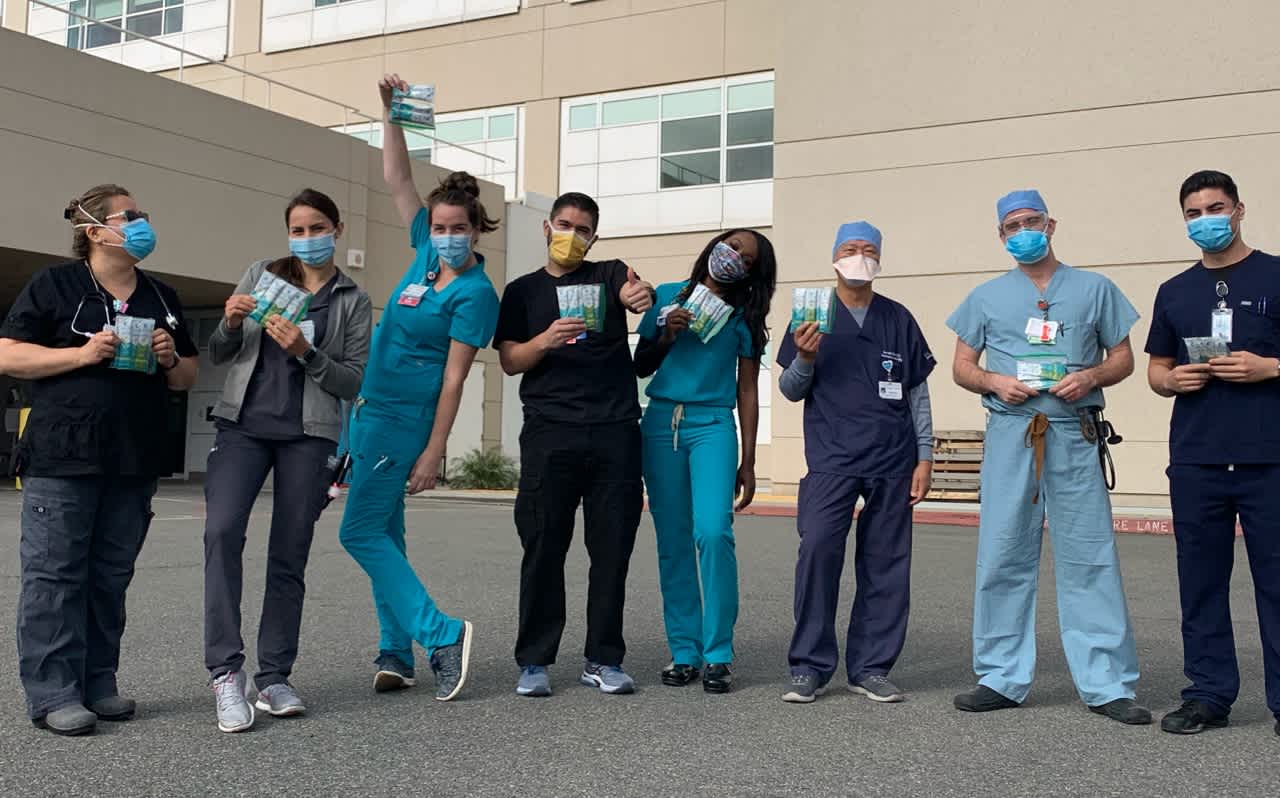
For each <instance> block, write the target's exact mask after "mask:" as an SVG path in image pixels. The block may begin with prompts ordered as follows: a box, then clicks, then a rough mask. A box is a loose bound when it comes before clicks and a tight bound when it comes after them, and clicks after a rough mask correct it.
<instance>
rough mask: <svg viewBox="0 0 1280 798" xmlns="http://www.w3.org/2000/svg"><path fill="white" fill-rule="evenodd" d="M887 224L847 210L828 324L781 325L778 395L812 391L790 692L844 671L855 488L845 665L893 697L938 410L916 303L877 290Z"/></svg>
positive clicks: (813, 687)
mask: <svg viewBox="0 0 1280 798" xmlns="http://www.w3.org/2000/svg"><path fill="white" fill-rule="evenodd" d="M880 243H881V238H880V231H879V230H877V229H876V228H875V227H873V226H872V225H870V224H869V223H867V222H850V223H849V224H845V225H842V226H841V227H840V230H839V232H837V233H836V241H835V245H834V246H833V247H832V250H831V259H832V261H833V263H832V266H833V268H834V269H835V272H836V276H837V278H838V281H837V285H836V294H837V296H838V298H839V301H838V302H837V303H836V308H835V313H834V316H833V319H832V322H833V325H834V326H833V328H832V332H831V333H830V334H829V335H825V336H824V335H823V334H821V333H820V332H818V330H817V329H816V328H817V325H816V324H813V323H809V324H802V325H800V326H799V327H798V328H796V329H795V330H794V331H792V334H791V335H787V336H784V337H783V340H782V347H781V350H780V351H779V352H778V365H780V366H782V367H784V368H785V369H786V370H785V371H784V372H783V374H782V377H781V384H780V386H779V387H780V388H781V390H782V394H783V395H784V396H786V397H787V398H788V399H790V400H791V401H793V402H798V401H800V400H802V399H803V400H804V453H805V461H806V463H807V464H808V466H809V473H808V474H807V475H805V477H804V479H802V480H801V481H800V496H799V498H798V504H799V507H798V513H797V515H798V517H797V518H796V527H797V529H798V531H799V532H800V554H799V558H798V561H797V562H796V594H795V617H796V628H795V633H794V635H793V636H792V638H791V649H790V651H789V652H788V655H787V660H788V663H789V664H790V666H791V681H790V684H789V685H788V689H787V691H786V692H785V693H783V695H782V700H783V701H787V702H790V703H797V704H807V703H810V702H812V701H813V700H814V698H815V697H816V696H818V695H821V694H822V693H823V692H824V691H825V690H826V686H827V683H828V682H829V681H830V680H831V677H832V675H833V674H834V673H835V670H836V665H837V663H838V661H839V656H840V651H839V648H838V646H837V643H836V628H835V620H836V609H837V604H838V603H839V600H840V572H841V570H842V569H843V568H844V553H845V543H846V541H847V540H848V537H849V526H850V523H851V522H852V519H853V510H854V508H855V507H856V506H857V503H858V499H859V497H861V498H862V499H863V501H864V503H865V504H864V507H863V509H862V513H861V514H860V515H859V516H858V531H857V539H856V547H857V548H856V553H855V556H854V569H855V570H856V573H857V581H858V588H857V595H856V596H855V597H854V601H853V612H852V613H851V615H850V618H849V633H848V638H847V642H846V646H845V672H846V675H847V676H848V677H849V689H850V690H852V691H853V692H855V693H858V694H859V695H864V696H866V697H867V698H869V699H871V700H872V701H880V702H896V701H901V700H902V699H903V692H902V690H900V689H898V687H897V686H896V685H895V684H894V683H893V682H891V681H889V678H888V674H889V671H890V669H892V668H893V665H894V663H895V662H896V661H897V659H898V655H899V654H900V653H901V652H902V646H903V643H904V642H905V641H906V637H907V609H908V605H909V603H910V600H909V599H910V589H911V508H912V507H914V506H915V505H916V504H917V503H918V502H919V501H920V500H921V499H923V498H924V497H925V494H926V493H928V492H929V482H930V477H931V475H932V468H933V421H932V417H931V414H930V408H929V389H928V384H927V383H926V382H925V380H926V379H927V378H928V376H929V373H930V372H932V371H933V367H934V365H935V364H934V360H933V354H932V353H930V351H929V345H928V344H927V343H926V342H925V340H924V334H923V333H921V332H920V327H919V326H918V325H917V324H916V320H915V319H914V318H913V317H912V315H911V313H910V311H908V310H907V309H906V308H905V307H903V306H902V305H900V304H898V303H897V302H894V301H893V300H892V299H889V298H888V297H885V296H882V295H880V294H878V293H875V292H874V291H872V289H871V283H872V280H874V279H875V277H876V276H877V275H878V274H879V273H880Z"/></svg>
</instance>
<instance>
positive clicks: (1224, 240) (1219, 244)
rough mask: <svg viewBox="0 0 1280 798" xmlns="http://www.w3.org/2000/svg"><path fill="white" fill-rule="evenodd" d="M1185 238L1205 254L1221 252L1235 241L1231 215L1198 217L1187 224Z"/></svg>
mask: <svg viewBox="0 0 1280 798" xmlns="http://www.w3.org/2000/svg"><path fill="white" fill-rule="evenodd" d="M1187 238H1190V239H1191V240H1192V241H1194V242H1195V245H1196V246H1197V247H1200V249H1202V250H1204V251H1205V252H1221V251H1222V250H1224V249H1226V248H1227V247H1229V246H1231V242H1232V241H1235V240H1236V234H1235V233H1234V232H1233V231H1232V230H1231V215H1230V214H1225V215H1220V216H1200V217H1198V218H1195V219H1192V220H1191V221H1189V222H1187Z"/></svg>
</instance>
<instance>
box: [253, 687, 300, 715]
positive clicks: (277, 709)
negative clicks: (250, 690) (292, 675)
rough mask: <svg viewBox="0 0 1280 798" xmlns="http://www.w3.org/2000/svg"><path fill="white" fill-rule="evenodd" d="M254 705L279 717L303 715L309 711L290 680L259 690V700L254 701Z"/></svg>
mask: <svg viewBox="0 0 1280 798" xmlns="http://www.w3.org/2000/svg"><path fill="white" fill-rule="evenodd" d="M254 706H256V707H257V708H258V709H260V710H262V711H263V712H269V713H271V714H272V715H274V716H275V717H277V718H287V717H290V716H292V715H301V714H302V713H304V712H306V711H307V707H306V705H305V704H303V703H302V699H301V698H298V693H297V692H296V691H295V690H294V689H293V685H291V684H289V683H288V682H281V683H280V684H272V685H268V686H267V687H264V688H262V689H261V690H259V691H258V700H257V701H256V702H254Z"/></svg>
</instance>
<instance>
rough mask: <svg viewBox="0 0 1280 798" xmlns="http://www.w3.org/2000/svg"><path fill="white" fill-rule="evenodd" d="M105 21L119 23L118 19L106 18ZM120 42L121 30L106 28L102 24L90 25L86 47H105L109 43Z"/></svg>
mask: <svg viewBox="0 0 1280 798" xmlns="http://www.w3.org/2000/svg"><path fill="white" fill-rule="evenodd" d="M103 22H110V23H111V24H113V25H119V24H120V20H118V19H104V20H103ZM119 43H120V31H118V30H114V29H112V28H106V27H103V26H102V25H90V26H89V32H88V34H87V36H86V41H85V47H86V48H90V47H103V46H105V45H108V44H119Z"/></svg>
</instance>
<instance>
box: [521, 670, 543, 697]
mask: <svg viewBox="0 0 1280 798" xmlns="http://www.w3.org/2000/svg"><path fill="white" fill-rule="evenodd" d="M516 695H523V696H529V697H531V698H541V697H544V696H549V695H551V679H550V678H549V677H548V676H547V669H546V668H545V667H543V666H542V665H526V666H525V667H524V668H522V669H521V670H520V681H518V682H516Z"/></svg>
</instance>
